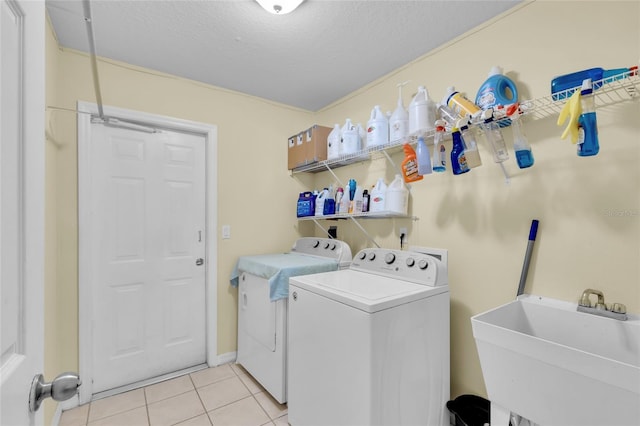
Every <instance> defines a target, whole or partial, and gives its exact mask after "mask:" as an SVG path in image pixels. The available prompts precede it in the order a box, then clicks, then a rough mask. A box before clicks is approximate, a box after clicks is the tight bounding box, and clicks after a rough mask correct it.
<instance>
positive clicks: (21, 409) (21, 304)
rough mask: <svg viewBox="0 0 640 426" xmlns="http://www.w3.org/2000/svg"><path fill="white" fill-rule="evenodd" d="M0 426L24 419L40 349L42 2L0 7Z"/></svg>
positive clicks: (7, 0)
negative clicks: (0, 320) (0, 53)
mask: <svg viewBox="0 0 640 426" xmlns="http://www.w3.org/2000/svg"><path fill="white" fill-rule="evenodd" d="M0 15H1V16H0V34H1V36H0V43H1V51H2V55H1V56H0V100H1V101H0V131H1V133H0V134H1V138H0V139H1V140H0V147H1V150H0V187H1V190H0V227H1V238H0V260H1V261H0V277H1V280H0V297H1V305H0V312H1V313H0V315H1V318H2V324H1V331H2V334H1V335H0V336H1V337H0V342H1V347H0V351H1V353H0V424H2V425H3V426H4V425H7V426H10V425H21V426H22V425H30V424H35V423H41V422H42V419H41V417H37V416H38V415H39V414H33V413H30V412H29V406H28V400H29V390H30V386H31V382H32V379H33V377H34V376H35V375H36V374H39V373H41V372H42V369H43V345H44V343H43V342H44V331H43V330H44V312H43V310H44V302H43V296H44V293H43V271H44V26H45V22H44V2H31V1H14V0H3V1H2V2H0Z"/></svg>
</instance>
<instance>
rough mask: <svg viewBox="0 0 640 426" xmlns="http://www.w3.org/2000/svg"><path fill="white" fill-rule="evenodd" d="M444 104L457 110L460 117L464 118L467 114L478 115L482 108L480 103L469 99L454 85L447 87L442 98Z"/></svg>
mask: <svg viewBox="0 0 640 426" xmlns="http://www.w3.org/2000/svg"><path fill="white" fill-rule="evenodd" d="M441 103H442V105H446V106H448V107H449V108H451V110H452V111H454V112H456V113H457V114H458V116H459V117H460V118H464V117H465V116H466V115H470V116H471V117H476V116H477V115H478V114H480V112H482V109H480V107H478V105H476V104H474V103H473V102H471V101H470V100H469V99H467V98H466V97H465V96H464V95H463V94H462V93H460V92H458V91H456V88H455V87H454V86H449V87H447V91H446V94H445V95H444V98H442V102H441Z"/></svg>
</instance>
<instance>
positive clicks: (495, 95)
mask: <svg viewBox="0 0 640 426" xmlns="http://www.w3.org/2000/svg"><path fill="white" fill-rule="evenodd" d="M516 102H518V87H517V86H516V83H515V82H514V81H513V80H511V79H510V78H509V77H507V76H506V75H504V73H503V71H502V68H500V67H498V66H495V67H493V68H491V71H489V76H488V78H487V79H486V80H485V82H484V83H482V85H481V86H480V89H478V94H477V95H476V105H478V106H479V107H480V108H481V109H489V108H496V107H497V106H498V105H505V106H506V105H511V104H514V103H516Z"/></svg>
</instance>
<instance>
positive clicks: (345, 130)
mask: <svg viewBox="0 0 640 426" xmlns="http://www.w3.org/2000/svg"><path fill="white" fill-rule="evenodd" d="M341 141H342V143H341V144H340V146H341V149H340V153H341V155H350V154H355V153H356V152H358V151H360V134H359V133H358V129H357V128H356V126H354V125H353V123H351V119H350V118H347V120H346V122H345V123H344V126H342V132H341Z"/></svg>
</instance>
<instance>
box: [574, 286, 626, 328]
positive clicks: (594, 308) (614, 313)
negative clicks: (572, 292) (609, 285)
mask: <svg viewBox="0 0 640 426" xmlns="http://www.w3.org/2000/svg"><path fill="white" fill-rule="evenodd" d="M592 294H594V295H596V296H598V300H597V301H596V303H595V304H591V298H590V296H591V295H592ZM578 311H579V312H585V313H588V314H594V315H600V316H603V317H608V318H613V319H617V320H620V321H626V320H627V307H626V306H624V305H623V304H622V303H614V304H613V305H611V307H609V306H607V304H606V303H604V294H602V292H601V291H599V290H593V289H591V288H588V289H586V290H585V291H583V292H582V297H580V301H579V302H578Z"/></svg>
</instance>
